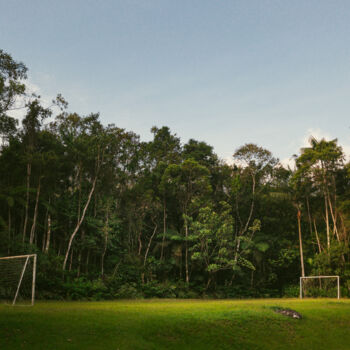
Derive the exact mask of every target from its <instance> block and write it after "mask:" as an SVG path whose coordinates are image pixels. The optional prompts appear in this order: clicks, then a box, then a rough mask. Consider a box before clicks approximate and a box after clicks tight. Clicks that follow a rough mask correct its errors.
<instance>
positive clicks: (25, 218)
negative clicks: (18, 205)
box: [22, 163, 32, 243]
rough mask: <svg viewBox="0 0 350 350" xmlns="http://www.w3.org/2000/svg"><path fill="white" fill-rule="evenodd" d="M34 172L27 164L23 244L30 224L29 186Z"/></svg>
mask: <svg viewBox="0 0 350 350" xmlns="http://www.w3.org/2000/svg"><path fill="white" fill-rule="evenodd" d="M31 171H32V164H31V163H27V190H26V206H25V215H24V225H23V237H22V242H23V243H24V241H25V239H26V233H27V223H28V208H29V185H30V174H31Z"/></svg>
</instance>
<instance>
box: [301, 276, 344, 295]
mask: <svg viewBox="0 0 350 350" xmlns="http://www.w3.org/2000/svg"><path fill="white" fill-rule="evenodd" d="M312 279H314V280H316V279H317V280H318V282H319V285H320V289H321V288H322V286H321V284H322V282H321V280H322V279H333V280H336V289H337V299H340V280H339V276H304V277H300V299H303V297H304V294H305V293H303V290H304V288H303V287H304V281H305V282H307V281H311V280H312ZM334 288H335V286H334Z"/></svg>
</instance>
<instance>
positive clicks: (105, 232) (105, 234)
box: [101, 208, 109, 277]
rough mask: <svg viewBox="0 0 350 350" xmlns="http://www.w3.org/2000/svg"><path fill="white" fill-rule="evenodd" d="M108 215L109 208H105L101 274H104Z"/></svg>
mask: <svg viewBox="0 0 350 350" xmlns="http://www.w3.org/2000/svg"><path fill="white" fill-rule="evenodd" d="M108 217H109V210H108V208H107V211H106V224H105V227H104V246H103V252H102V256H101V276H102V277H103V276H104V261H105V255H106V251H107V243H108V230H109V227H108Z"/></svg>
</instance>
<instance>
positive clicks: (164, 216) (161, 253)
mask: <svg viewBox="0 0 350 350" xmlns="http://www.w3.org/2000/svg"><path fill="white" fill-rule="evenodd" d="M165 232H166V202H165V199H163V238H162V248H161V251H160V260H163V253H164V242H165Z"/></svg>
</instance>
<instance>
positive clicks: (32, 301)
mask: <svg viewBox="0 0 350 350" xmlns="http://www.w3.org/2000/svg"><path fill="white" fill-rule="evenodd" d="M23 258H26V261H25V263H24V265H23V269H22V272H21V276H20V279H19V282H18V286H17V290H16V294H15V297H14V298H13V301H12V305H15V304H16V300H17V297H18V293H19V290H20V288H21V284H22V280H23V276H24V273H25V271H26V268H27V264H28V261H29V259H30V258H33V277H32V300H31V305H32V306H33V305H34V300H35V279H36V258H37V256H36V254H27V255H16V256H5V257H2V258H0V260H10V259H23Z"/></svg>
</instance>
